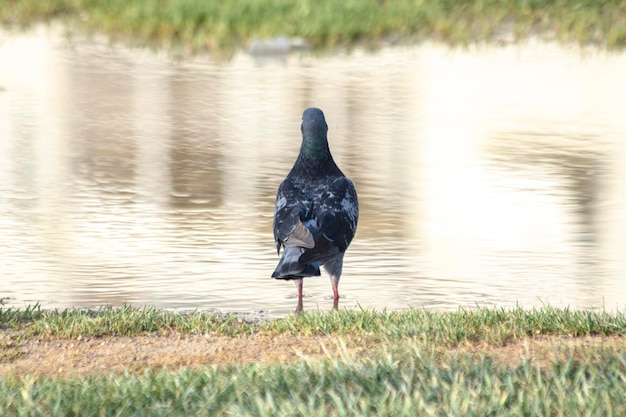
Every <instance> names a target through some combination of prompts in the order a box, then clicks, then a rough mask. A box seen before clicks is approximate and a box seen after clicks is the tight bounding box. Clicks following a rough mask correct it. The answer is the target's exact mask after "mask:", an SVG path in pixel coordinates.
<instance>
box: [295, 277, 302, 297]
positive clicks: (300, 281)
mask: <svg viewBox="0 0 626 417" xmlns="http://www.w3.org/2000/svg"><path fill="white" fill-rule="evenodd" d="M302 281H303V279H302V278H296V279H294V280H293V283H294V284H296V288H297V289H298V300H302Z"/></svg>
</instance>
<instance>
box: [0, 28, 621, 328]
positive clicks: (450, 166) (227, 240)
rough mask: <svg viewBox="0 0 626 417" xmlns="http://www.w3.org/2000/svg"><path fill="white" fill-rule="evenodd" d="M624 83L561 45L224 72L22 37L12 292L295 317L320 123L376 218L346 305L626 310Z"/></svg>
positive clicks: (327, 58)
mask: <svg viewBox="0 0 626 417" xmlns="http://www.w3.org/2000/svg"><path fill="white" fill-rule="evenodd" d="M624 74H626V54H624V53H613V52H606V51H596V50H593V49H589V50H581V49H579V48H575V47H568V46H560V45H558V44H553V43H542V42H538V41H529V42H526V43H523V44H520V45H508V46H495V45H494V46H479V47H470V48H467V49H451V48H448V47H447V46H444V45H440V44H434V43H432V44H431V43H426V44H420V45H417V46H413V47H389V48H385V49H382V50H380V51H375V52H366V51H359V50H356V51H353V52H351V53H341V52H340V53H335V54H332V55H311V54H292V55H288V56H280V57H277V56H275V57H271V58H265V59H263V60H261V59H259V58H254V57H252V56H249V55H247V54H246V53H243V52H242V53H240V54H237V55H236V56H234V57H233V59H232V60H230V61H228V62H214V61H212V60H211V59H210V58H207V57H201V58H195V59H191V60H182V61H180V60H179V61H176V60H172V59H170V58H168V56H167V55H165V54H162V53H155V52H152V51H148V50H142V49H126V48H124V47H120V46H110V45H108V44H107V43H106V41H104V42H103V41H99V40H97V39H96V40H73V41H71V40H68V39H66V38H65V37H64V36H62V34H61V32H60V31H59V30H56V29H47V28H38V29H36V30H33V31H30V32H27V33H20V34H15V33H12V34H6V33H3V34H1V35H0V297H10V299H9V300H8V305H9V306H23V305H25V304H32V303H41V305H42V306H43V307H45V308H56V307H59V308H64V307H98V306H103V305H113V306H119V305H121V304H123V303H131V304H133V305H148V306H156V307H160V308H168V309H176V310H195V309H198V310H220V311H225V312H239V313H244V314H247V313H251V314H261V315H267V316H274V317H279V316H283V315H285V314H288V313H289V312H290V311H292V310H293V309H294V307H295V304H296V298H295V296H296V290H295V287H294V286H293V284H291V283H289V282H283V281H276V280H272V279H271V278H270V274H271V273H272V271H273V269H274V266H275V264H276V262H277V260H278V258H277V255H276V250H275V247H274V242H273V237H272V229H271V223H272V215H273V206H274V199H275V192H276V188H277V186H278V184H279V183H280V181H281V180H282V178H283V177H284V176H285V175H286V174H287V172H288V171H289V169H290V168H291V166H292V164H293V162H294V160H295V157H296V155H297V152H298V150H299V147H300V140H301V138H300V130H299V129H300V120H301V114H302V110H303V109H304V108H306V107H309V106H317V107H320V108H322V109H323V110H324V112H325V113H326V118H327V121H328V124H329V140H330V147H331V150H332V152H333V154H334V157H335V160H336V161H337V163H338V164H339V166H340V167H341V168H342V170H343V171H344V172H345V173H346V174H347V175H348V176H350V177H351V178H352V179H353V180H354V181H355V183H356V185H357V189H358V192H359V197H360V203H361V217H360V221H359V230H358V232H357V236H356V238H355V240H354V242H353V244H352V246H351V247H350V249H349V251H348V253H347V255H346V258H345V262H344V272H343V276H342V281H341V285H340V287H339V289H340V293H341V294H342V299H341V301H340V307H347V308H353V307H357V306H362V307H366V308H368V307H374V308H377V309H385V308H386V309H388V310H396V309H406V308H409V307H417V308H429V309H440V310H449V309H456V308H457V307H458V306H469V307H472V306H475V305H487V306H490V305H502V306H511V305H515V304H516V303H517V304H520V305H522V306H525V307H532V306H537V305H541V304H544V303H547V304H551V305H554V306H559V307H562V306H570V307H572V308H579V307H580V308H602V307H603V306H604V307H605V308H607V309H615V308H623V307H624V306H625V305H626V256H625V255H626V112H625V109H626V77H625V76H624ZM304 292H305V297H306V298H305V300H304V308H305V310H317V309H319V310H328V309H330V308H331V307H332V298H331V294H332V292H331V288H330V283H329V280H328V278H327V276H324V275H322V277H320V278H311V279H307V280H305V283H304Z"/></svg>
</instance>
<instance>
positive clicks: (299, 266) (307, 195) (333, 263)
mask: <svg viewBox="0 0 626 417" xmlns="http://www.w3.org/2000/svg"><path fill="white" fill-rule="evenodd" d="M301 130H302V146H301V148H300V154H299V155H298V158H297V159H296V162H295V164H294V166H293V168H292V169H291V172H289V174H288V175H287V177H286V178H285V179H284V180H283V182H282V183H281V184H280V186H279V187H278V193H277V196H276V208H275V210H274V240H275V241H276V250H277V251H278V253H279V254H280V248H281V246H282V247H283V248H284V249H283V252H282V256H281V258H280V261H279V262H278V266H276V269H275V270H274V273H273V274H272V278H276V279H287V280H294V281H295V283H296V287H297V289H298V308H297V309H296V311H297V312H299V311H300V310H301V309H302V279H303V278H304V277H310V276H318V275H320V267H321V266H323V267H324V269H325V270H326V272H328V274H329V275H330V280H331V285H332V289H333V299H334V300H335V307H337V303H338V299H339V291H338V286H339V278H340V277H341V269H342V266H343V256H344V253H345V251H346V249H347V248H348V245H350V242H351V241H352V238H353V237H354V233H355V232H356V226H357V221H358V218H359V203H358V200H357V194H356V189H355V188H354V184H353V183H352V181H351V180H350V179H349V178H347V177H346V176H345V175H343V173H342V172H341V170H340V169H339V167H337V165H336V164H335V161H333V157H332V155H331V154H330V149H329V148H328V139H327V132H328V126H327V124H326V120H325V119H324V113H322V111H321V110H320V109H316V108H309V109H306V110H305V111H304V113H303V114H302V127H301Z"/></svg>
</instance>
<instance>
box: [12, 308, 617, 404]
mask: <svg viewBox="0 0 626 417" xmlns="http://www.w3.org/2000/svg"><path fill="white" fill-rule="evenodd" d="M171 331H175V332H180V333H215V334H222V335H225V336H231V337H240V336H245V335H248V334H253V333H264V334H269V335H273V334H285V333H287V334H294V335H335V336H337V337H338V338H339V339H344V338H345V339H349V338H351V337H360V338H367V339H368V340H369V341H370V343H369V344H368V345H369V346H377V348H375V349H373V350H372V351H371V352H360V353H358V354H356V355H354V356H353V355H351V354H350V353H348V351H347V350H344V354H343V355H340V356H339V357H331V356H330V354H329V357H328V360H315V361H308V360H305V359H303V360H301V361H300V362H292V363H288V364H270V365H267V364H266V365H256V364H253V365H222V366H206V367H200V368H193V369H191V368H179V369H175V370H146V371H145V372H143V373H129V374H125V375H119V374H109V375H105V376H91V377H87V378H85V377H80V378H79V377H65V378H58V377H56V378H55V377H46V376H32V375H11V376H5V377H1V378H0V415H3V416H4V415H6V416H127V415H132V416H144V415H145V416H166V415H167V416H187V415H238V416H283V415H284V416H287V415H289V416H292V415H296V416H297V415H302V416H344V415H345V416H349V415H385V416H387V415H389V416H392V415H393V416H414V415H428V416H547V415H549V416H571V415H585V416H611V415H613V416H619V415H626V401H624V398H626V352H624V351H619V350H617V349H616V348H615V347H610V346H608V345H607V346H603V345H599V346H585V345H565V344H563V346H561V345H554V346H552V347H551V349H554V350H556V351H557V352H558V353H559V354H558V355H555V357H556V358H561V359H556V360H554V361H553V362H550V363H548V364H547V365H548V366H546V364H541V363H535V362H531V361H529V360H524V361H522V360H520V361H515V363H516V364H515V365H513V366H507V365H505V364H502V363H500V362H498V361H495V360H494V358H493V357H491V356H489V354H488V353H479V354H473V355H469V354H466V353H463V352H464V350H463V348H457V349H455V348H454V346H457V345H459V346H460V345H463V344H464V343H467V342H469V343H476V344H479V345H496V346H500V345H503V344H506V343H509V342H513V341H515V340H519V339H521V338H526V337H529V336H530V337H532V336H535V335H571V336H585V335H606V336H618V337H619V336H621V337H623V336H624V334H625V333H626V316H625V315H624V314H623V313H621V312H615V313H609V312H606V311H585V310H570V309H559V308H553V307H550V306H543V307H541V308H536V309H532V310H524V309H522V308H519V307H516V308H511V309H505V308H476V309H459V310H457V311H454V312H431V311H427V310H421V309H413V310H408V311H402V312H377V311H374V310H342V311H338V312H332V313H327V314H320V313H305V314H303V315H302V316H301V317H300V318H296V317H287V318H285V319H280V320H273V321H263V322H259V321H254V320H245V319H242V318H239V317H236V316H233V315H219V314H208V313H192V314H185V315H181V314H176V313H173V312H168V311H164V310H158V309H152V308H132V307H130V306H124V307H123V308H120V309H112V308H105V309H101V310H98V311H83V310H73V309H69V310H62V311H48V310H43V309H41V308H40V307H39V306H34V307H28V308H25V309H13V308H0V336H2V334H5V335H9V336H11V335H13V336H15V337H18V336H19V337H22V338H28V337H42V336H49V337H59V338H78V337H80V336H105V335H140V334H154V333H167V332H171ZM5 339H6V338H5ZM9 339H10V337H9ZM372 341H378V342H379V343H377V344H373V343H371V342H372ZM13 345H15V343H14V344H13ZM616 346H619V344H618V345H616ZM2 349H5V350H6V351H7V352H10V348H6V347H3V346H2V345H1V344H0V351H1V350H2ZM485 352H487V351H485ZM10 359H11V355H10V354H6V355H5V358H4V359H3V358H2V356H1V355H0V360H10Z"/></svg>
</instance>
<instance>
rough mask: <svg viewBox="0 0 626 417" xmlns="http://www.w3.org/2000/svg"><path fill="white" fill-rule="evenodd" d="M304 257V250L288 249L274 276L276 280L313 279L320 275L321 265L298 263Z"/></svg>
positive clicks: (294, 247) (297, 248)
mask: <svg viewBox="0 0 626 417" xmlns="http://www.w3.org/2000/svg"><path fill="white" fill-rule="evenodd" d="M301 255H302V249H301V248H299V247H297V246H291V247H286V248H285V250H284V251H283V255H282V257H281V258H280V261H279V262H278V265H277V266H276V269H275V270H274V273H273V274H272V278H276V279H294V278H302V277H313V276H319V275H320V268H319V265H314V264H310V263H304V264H301V263H299V262H298V259H300V256H301Z"/></svg>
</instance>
